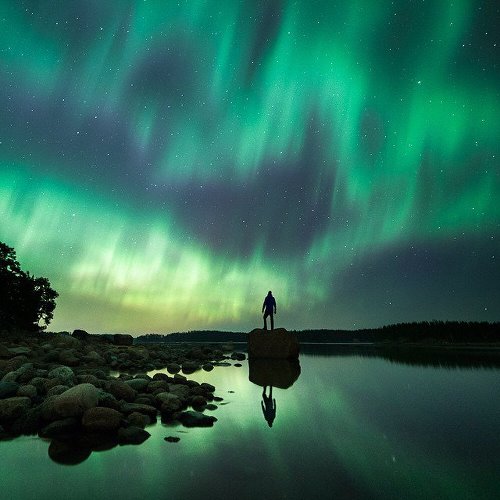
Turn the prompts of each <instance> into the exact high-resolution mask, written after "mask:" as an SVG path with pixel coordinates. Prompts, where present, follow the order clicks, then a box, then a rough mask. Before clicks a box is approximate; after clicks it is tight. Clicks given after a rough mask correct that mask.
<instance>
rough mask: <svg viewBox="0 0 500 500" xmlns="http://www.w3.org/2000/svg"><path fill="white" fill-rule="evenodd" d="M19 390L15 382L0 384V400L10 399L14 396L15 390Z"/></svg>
mask: <svg viewBox="0 0 500 500" xmlns="http://www.w3.org/2000/svg"><path fill="white" fill-rule="evenodd" d="M18 389H19V384H18V383H17V382H13V381H10V382H4V381H2V382H0V399H4V398H10V397H11V396H15V395H16V393H17V390H18Z"/></svg>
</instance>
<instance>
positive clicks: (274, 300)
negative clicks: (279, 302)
mask: <svg viewBox="0 0 500 500" xmlns="http://www.w3.org/2000/svg"><path fill="white" fill-rule="evenodd" d="M273 302H274V314H276V299H275V298H273Z"/></svg>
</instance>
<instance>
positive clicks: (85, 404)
mask: <svg viewBox="0 0 500 500" xmlns="http://www.w3.org/2000/svg"><path fill="white" fill-rule="evenodd" d="M98 401H99V390H98V389H97V388H96V387H94V386H93V385H92V384H79V385H75V386H74V387H72V388H71V389H68V390H67V391H66V392H63V393H62V394H61V395H60V396H57V399H56V401H55V403H54V409H55V411H56V413H58V414H59V415H60V416H61V417H75V416H80V415H82V414H83V413H84V412H85V411H86V410H88V409H89V408H93V407H94V406H97V402H98Z"/></svg>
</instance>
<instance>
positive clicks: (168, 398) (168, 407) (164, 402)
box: [156, 392, 184, 413]
mask: <svg viewBox="0 0 500 500" xmlns="http://www.w3.org/2000/svg"><path fill="white" fill-rule="evenodd" d="M156 400H157V401H158V402H159V404H160V406H161V412H162V413H173V412H175V411H178V410H180V409H181V408H182V407H183V406H184V401H183V400H182V399H180V398H179V396H176V395H175V394H172V393H171V392H160V393H159V394H157V395H156Z"/></svg>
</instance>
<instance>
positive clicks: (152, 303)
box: [0, 0, 500, 334]
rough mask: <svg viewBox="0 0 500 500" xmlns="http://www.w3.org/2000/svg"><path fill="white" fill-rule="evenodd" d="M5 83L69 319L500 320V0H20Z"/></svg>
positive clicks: (38, 226)
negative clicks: (272, 307) (274, 307)
mask: <svg viewBox="0 0 500 500" xmlns="http://www.w3.org/2000/svg"><path fill="white" fill-rule="evenodd" d="M0 89H1V90H0V241H3V242H5V243H7V244H8V245H9V246H13V247H14V248H15V249H16V251H17V255H18V259H19V261H20V262H21V265H22V267H23V268H24V269H27V270H30V271H31V272H33V273H34V274H35V275H37V276H46V277H48V278H49V279H50V281H51V283H52V285H53V287H54V288H55V289H56V290H57V291H58V292H59V294H60V297H59V299H58V301H57V308H56V311H55V316H54V321H53V323H52V324H51V326H50V329H53V330H73V329H74V328H84V329H86V330H88V331H90V332H96V333H97V332H130V333H133V334H138V333H145V332H160V333H166V332H170V331H183V330H191V329H231V330H242V331H245V330H250V329H252V328H254V327H258V326H260V324H261V315H260V310H261V306H262V301H263V299H264V296H265V295H266V294H267V291H268V290H272V291H273V294H274V295H275V297H276V300H277V304H278V315H277V317H276V322H275V324H276V326H283V327H286V328H288V329H303V328H349V329H352V328H363V327H374V326H381V325H383V324H387V323H395V322H402V321H420V320H433V319H438V320H488V321H493V320H500V269H499V265H498V260H499V259H500V251H499V250H500V246H499V239H500V161H499V160H500V7H499V4H498V1H497V0H492V1H479V0H396V1H392V2H391V1H385V0H384V1H380V2H379V1H372V0H351V1H349V2H345V1H340V0H338V1H337V0H323V1H321V0H299V1H286V0H281V1H279V0H267V1H264V0H247V1H241V0H213V1H200V0H181V1H173V0H172V1H170V0H144V1H142V0H136V1H127V0H106V1H103V0H68V1H62V0H39V1H34V0H31V1H28V0H0Z"/></svg>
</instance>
